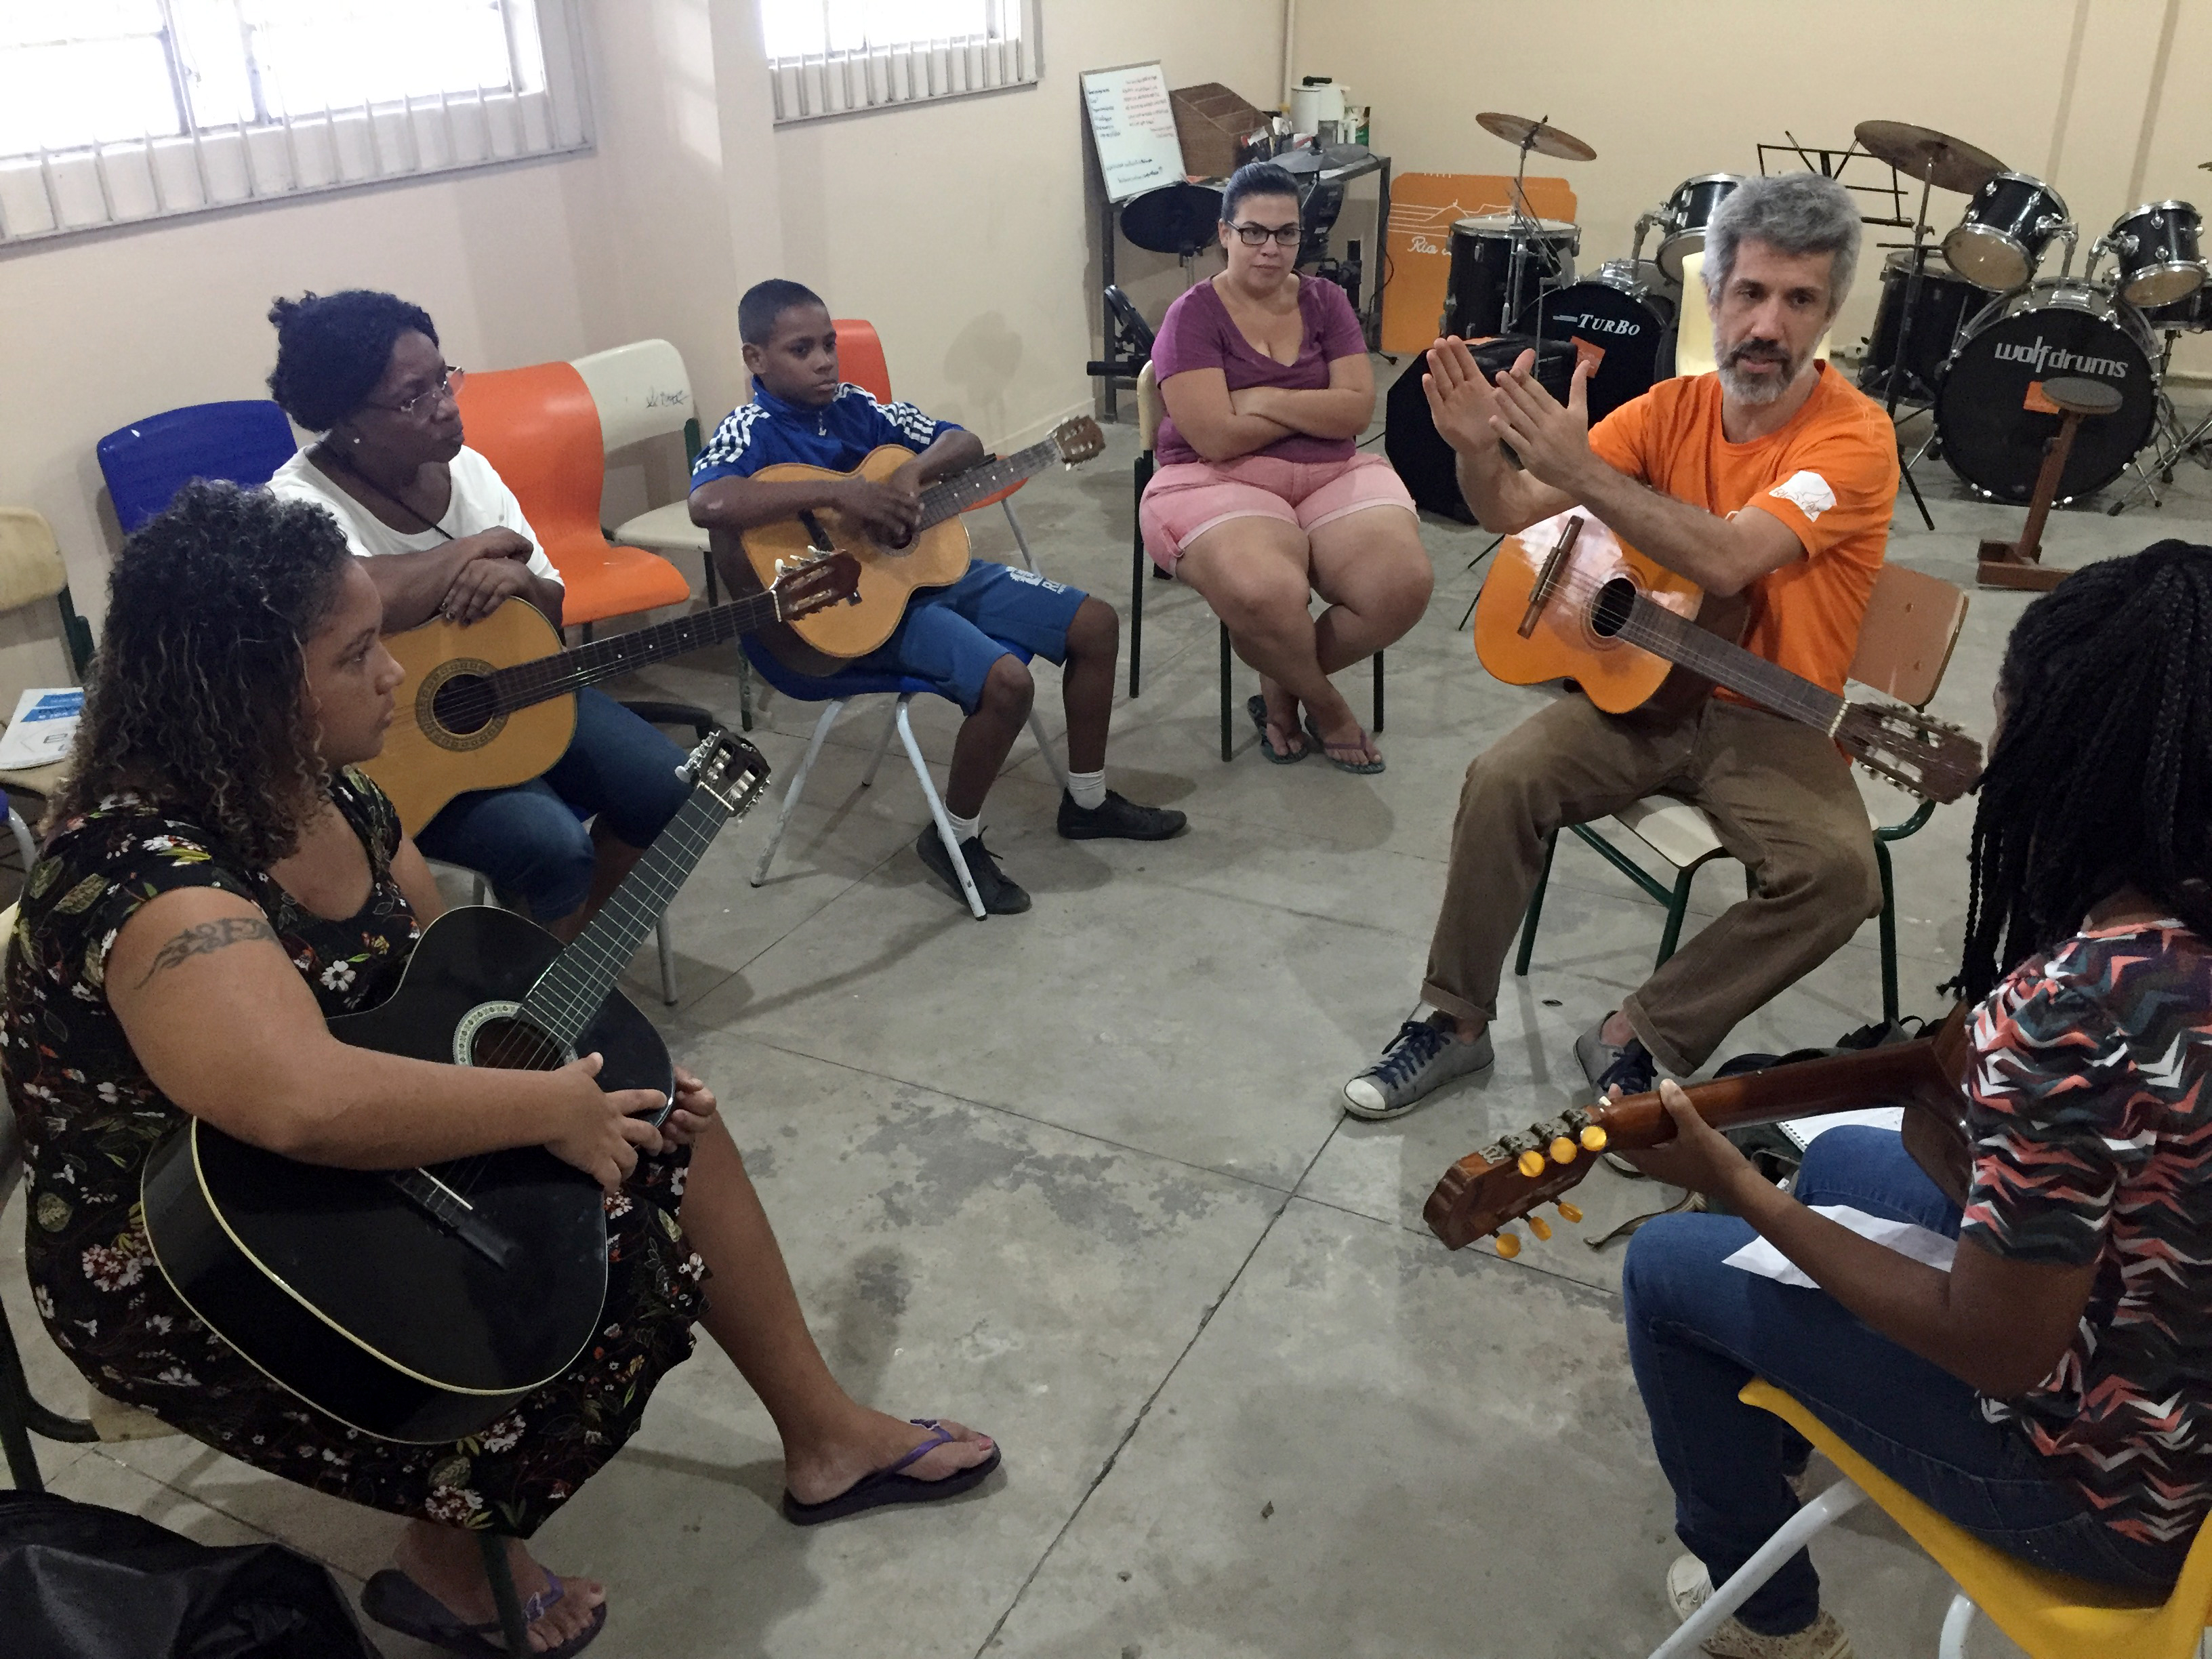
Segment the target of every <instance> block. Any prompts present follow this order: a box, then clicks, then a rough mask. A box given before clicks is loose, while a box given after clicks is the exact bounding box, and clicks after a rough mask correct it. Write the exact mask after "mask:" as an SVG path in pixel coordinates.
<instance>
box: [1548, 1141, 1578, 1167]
mask: <svg viewBox="0 0 2212 1659" xmlns="http://www.w3.org/2000/svg"><path fill="white" fill-rule="evenodd" d="M1579 1150H1580V1149H1579V1148H1578V1147H1577V1146H1576V1145H1575V1143H1574V1142H1573V1141H1571V1140H1570V1139H1567V1138H1566V1136H1565V1135H1555V1136H1553V1139H1552V1162H1553V1163H1554V1164H1571V1163H1573V1162H1574V1161H1575V1153H1576V1152H1577V1151H1579Z"/></svg>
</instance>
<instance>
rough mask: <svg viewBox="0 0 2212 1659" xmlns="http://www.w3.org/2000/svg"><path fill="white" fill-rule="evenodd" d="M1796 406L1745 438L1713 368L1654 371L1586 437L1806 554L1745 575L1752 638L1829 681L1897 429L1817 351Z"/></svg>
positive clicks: (1880, 531)
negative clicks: (1732, 432)
mask: <svg viewBox="0 0 2212 1659" xmlns="http://www.w3.org/2000/svg"><path fill="white" fill-rule="evenodd" d="M1818 372H1819V375H1820V380H1819V382H1818V384H1816V385H1815V386H1814V388H1813V395H1812V396H1811V397H1809V398H1806V399H1805V404H1804V407H1803V408H1802V409H1800V410H1798V411H1797V412H1796V415H1794V416H1791V417H1790V423H1789V425H1787V426H1785V427H1784V428H1782V429H1781V430H1780V431H1779V432H1775V433H1771V434H1770V435H1767V436H1766V437H1764V438H1759V439H1756V440H1754V441H1752V442H1750V443H1747V444H1734V443H1730V442H1729V441H1728V439H1727V438H1726V437H1725V436H1724V435H1723V433H1722V431H1721V380H1720V376H1719V375H1717V374H1699V375H1695V376H1691V377H1686V378H1683V379H1680V380H1662V381H1661V382H1660V383H1659V384H1658V385H1657V386H1653V387H1652V388H1651V390H1650V391H1649V392H1645V393H1644V395H1643V396H1642V397H1640V398H1636V399H1634V400H1633V401H1632V402H1630V403H1626V404H1622V405H1621V406H1620V408H1619V409H1616V410H1613V413H1612V414H1610V415H1608V416H1606V417H1605V419H1603V420H1602V421H1601V422H1598V424H1597V425H1596V427H1595V428H1593V429H1592V431H1591V433H1590V447H1591V448H1592V449H1594V450H1595V451H1596V452H1597V453H1598V455H1599V456H1600V457H1601V459H1604V460H1605V461H1606V462H1607V463H1608V464H1609V465H1613V466H1614V467H1617V468H1618V469H1620V471H1623V472H1626V473H1627V474H1628V475H1629V476H1630V477H1633V478H1640V479H1642V480H1643V481H1644V483H1647V484H1649V485H1650V486H1651V488H1653V489H1656V490H1658V491H1659V492H1660V493H1661V494H1662V495H1671V496H1673V497H1674V499H1675V500H1676V501H1686V502H1688V503H1689V504H1690V505H1691V506H1692V507H1703V508H1705V511H1707V512H1708V513H1717V514H1718V515H1719V516H1720V517H1722V518H1724V519H1732V518H1734V517H1735V515H1736V513H1738V512H1739V511H1741V509H1742V508H1744V507H1749V506H1754V505H1755V506H1757V507H1759V510H1760V511H1761V512H1765V513H1772V514H1773V515H1774V516H1775V517H1776V518H1778V519H1779V520H1782V522H1783V523H1784V524H1786V525H1788V526H1790V529H1791V530H1792V531H1793V532H1796V537H1797V539H1798V541H1799V542H1800V543H1802V544H1803V546H1804V549H1805V556H1804V557H1803V558H1802V559H1796V560H1793V561H1792V562H1790V563H1788V564H1785V565H1784V566H1783V567H1782V568H1780V569H1779V570H1772V571H1769V572H1768V573H1767V574H1765V575H1764V576H1761V577H1760V578H1759V580H1758V581H1756V582H1754V583H1753V585H1752V588H1751V620H1750V623H1749V625H1748V626H1747V629H1746V630H1745V632H1744V636H1743V642H1744V644H1745V645H1746V646H1747V647H1749V648H1750V649H1751V650H1753V651H1754V652H1756V653H1758V654H1759V655H1760V656H1762V657H1764V658H1765V659H1767V660H1768V661H1769V662H1771V663H1776V664H1778V665H1781V666H1782V667H1784V668H1786V669H1788V670H1789V671H1790V672H1791V673H1793V674H1799V675H1802V676H1803V677H1804V678H1807V679H1808V680H1811V681H1812V682H1813V683H1814V684H1816V685H1820V686H1825V687H1826V688H1827V689H1828V690H1831V691H1838V692H1840V691H1841V690H1843V689H1844V678H1845V676H1846V675H1847V674H1848V673H1849V672H1850V665H1851V658H1852V657H1853V656H1854V655H1855V654H1856V653H1857V650H1858V642H1859V623H1860V620H1861V619H1862V618H1863V617H1864V616H1865V615H1866V606H1867V599H1868V597H1869V595H1870V594H1872V593H1873V592H1874V582H1875V576H1876V575H1878V574H1880V573H1881V556H1882V550H1883V548H1884V547H1885V546H1887V544H1888V541H1889V515H1890V509H1891V507H1892V506H1893V504H1894V503H1895V501H1896V500H1897V483H1898V471H1897V466H1898V463H1897V436H1896V431H1895V428H1893V427H1892V426H1891V425H1890V423H1889V420H1888V417H1887V416H1885V415H1884V414H1883V413H1882V412H1881V404H1877V403H1875V401H1874V400H1873V399H1872V398H1869V397H1868V396H1867V395H1866V394H1865V393H1864V392H1861V391H1859V390H1858V389H1857V387H1856V386H1851V385H1850V384H1848V383H1847V382H1846V381H1845V380H1844V377H1843V376H1842V375H1841V374H1838V373H1837V372H1836V371H1835V369H1834V368H1833V367H1832V366H1831V365H1829V364H1827V363H1822V364H1820V366H1819V371H1818Z"/></svg>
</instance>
